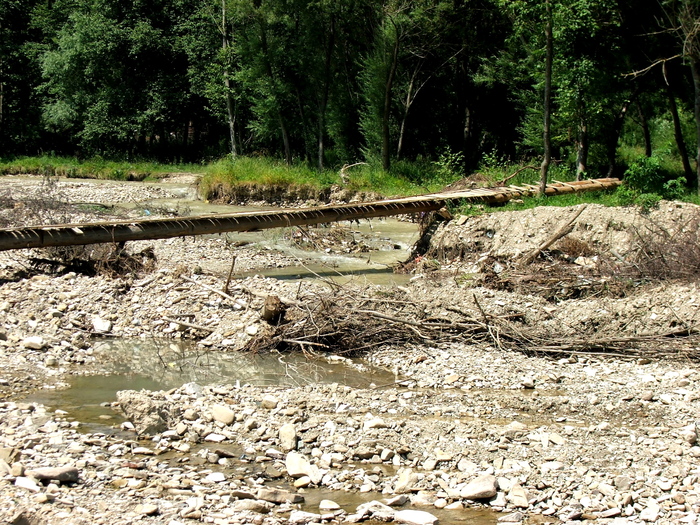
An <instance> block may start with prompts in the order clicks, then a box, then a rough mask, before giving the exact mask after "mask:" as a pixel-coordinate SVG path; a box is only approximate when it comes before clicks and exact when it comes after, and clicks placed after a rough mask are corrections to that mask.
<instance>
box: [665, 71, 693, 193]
mask: <svg viewBox="0 0 700 525" xmlns="http://www.w3.org/2000/svg"><path fill="white" fill-rule="evenodd" d="M666 95H667V96H668V106H669V109H670V110H671V117H672V119H673V134H674V136H675V137H676V145H677V146H678V154H679V155H680V156H681V162H682V163H683V172H684V173H685V177H686V179H687V180H692V179H693V175H694V174H693V170H692V168H691V167H690V160H689V159H688V149H687V148H686V147H685V140H683V130H682V129H681V119H680V117H679V116H678V105H677V104H676V97H675V96H674V94H673V91H671V87H670V86H669V85H668V84H666Z"/></svg>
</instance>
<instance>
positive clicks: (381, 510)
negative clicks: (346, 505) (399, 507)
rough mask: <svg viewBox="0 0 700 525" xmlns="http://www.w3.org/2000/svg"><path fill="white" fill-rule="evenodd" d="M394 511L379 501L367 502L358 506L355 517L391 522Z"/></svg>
mask: <svg viewBox="0 0 700 525" xmlns="http://www.w3.org/2000/svg"><path fill="white" fill-rule="evenodd" d="M395 514H396V511H395V510H394V509H392V508H391V507H390V506H389V505H384V503H382V502H381V501H368V502H367V503H363V504H361V505H358V507H357V509H355V515H356V516H360V519H368V518H373V519H375V520H378V521H392V520H393V519H394V515H395Z"/></svg>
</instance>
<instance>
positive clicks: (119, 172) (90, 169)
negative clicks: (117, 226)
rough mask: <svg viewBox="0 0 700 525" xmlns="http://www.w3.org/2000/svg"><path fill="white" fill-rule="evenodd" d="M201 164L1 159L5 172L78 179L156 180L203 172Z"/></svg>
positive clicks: (0, 166)
mask: <svg viewBox="0 0 700 525" xmlns="http://www.w3.org/2000/svg"><path fill="white" fill-rule="evenodd" d="M201 170H202V167H201V166H200V165H198V164H186V165H170V164H158V163H155V162H147V161H138V162H128V161H113V160H105V159H101V158H92V159H85V160H79V159H76V158H74V157H53V156H42V157H17V158H13V159H0V174H1V175H42V176H46V177H68V178H77V179H107V180H139V181H140V180H156V179H159V178H162V177H164V176H165V175H167V174H169V173H182V172H201Z"/></svg>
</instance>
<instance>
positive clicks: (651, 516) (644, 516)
mask: <svg viewBox="0 0 700 525" xmlns="http://www.w3.org/2000/svg"><path fill="white" fill-rule="evenodd" d="M660 513H661V507H659V504H658V503H656V501H654V500H652V499H650V500H649V501H648V503H647V507H646V508H645V509H643V510H642V512H640V513H639V519H641V520H642V521H651V522H656V521H657V520H658V519H659V514H660Z"/></svg>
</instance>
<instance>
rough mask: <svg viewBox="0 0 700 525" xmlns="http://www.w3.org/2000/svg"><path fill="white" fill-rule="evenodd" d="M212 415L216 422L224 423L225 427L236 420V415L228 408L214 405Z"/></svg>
mask: <svg viewBox="0 0 700 525" xmlns="http://www.w3.org/2000/svg"><path fill="white" fill-rule="evenodd" d="M211 415H212V417H213V418H214V421H218V422H219V423H223V424H224V425H230V424H231V423H233V421H234V419H236V414H235V413H234V411H233V410H231V409H230V408H229V407H227V406H223V405H214V406H213V407H212V409H211Z"/></svg>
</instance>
